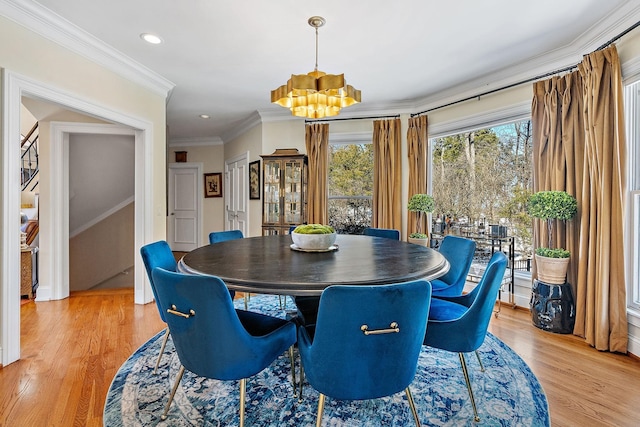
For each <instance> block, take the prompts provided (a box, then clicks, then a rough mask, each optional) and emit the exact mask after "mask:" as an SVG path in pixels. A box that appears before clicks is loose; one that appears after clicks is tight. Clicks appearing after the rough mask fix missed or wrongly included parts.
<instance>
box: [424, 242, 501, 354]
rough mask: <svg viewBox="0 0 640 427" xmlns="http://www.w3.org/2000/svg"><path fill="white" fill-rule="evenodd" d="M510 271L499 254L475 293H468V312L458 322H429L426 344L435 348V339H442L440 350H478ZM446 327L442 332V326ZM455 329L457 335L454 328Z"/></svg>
mask: <svg viewBox="0 0 640 427" xmlns="http://www.w3.org/2000/svg"><path fill="white" fill-rule="evenodd" d="M506 269H507V257H506V255H505V254H504V253H502V252H495V253H494V254H493V256H492V257H491V259H490V260H489V264H487V268H486V269H485V271H484V274H483V275H482V278H481V279H480V282H479V283H478V285H477V286H476V287H475V288H474V289H473V291H471V292H469V294H466V295H465V296H464V298H465V299H466V300H467V301H473V302H472V303H471V304H470V305H469V308H468V310H467V311H466V312H465V313H464V314H463V315H462V316H461V317H460V318H458V319H454V320H451V321H444V322H440V321H429V331H428V332H427V335H426V337H425V342H424V343H425V344H426V345H432V343H431V342H430V339H432V338H431V337H434V338H433V339H437V340H438V344H437V345H433V346H434V347H437V348H442V349H445V350H449V351H456V352H462V353H466V352H470V351H475V350H477V349H478V347H480V346H481V345H482V343H483V342H484V339H485V336H486V335H487V329H488V328H489V321H490V320H491V315H492V313H493V307H494V305H495V303H496V299H497V297H498V290H499V289H500V285H501V284H502V279H503V278H504V273H505V271H506ZM441 326H442V329H440V327H441ZM451 326H454V327H455V330H456V331H457V332H456V333H454V332H453V330H452V329H451V328H450V327H451Z"/></svg>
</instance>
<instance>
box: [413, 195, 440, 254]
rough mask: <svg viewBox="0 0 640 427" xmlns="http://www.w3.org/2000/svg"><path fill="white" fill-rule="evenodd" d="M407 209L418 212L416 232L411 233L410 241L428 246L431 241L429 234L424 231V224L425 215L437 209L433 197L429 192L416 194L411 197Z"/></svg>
mask: <svg viewBox="0 0 640 427" xmlns="http://www.w3.org/2000/svg"><path fill="white" fill-rule="evenodd" d="M407 209H408V210H409V212H415V213H416V232H415V233H411V234H410V235H409V242H410V243H415V244H418V245H422V246H427V245H428V243H429V235H428V234H427V233H423V232H422V224H423V223H424V221H423V218H424V215H425V214H428V213H431V212H433V210H434V209H435V202H434V200H433V197H432V196H430V195H428V194H414V195H413V196H411V199H409V203H408V204H407ZM425 231H426V230H425Z"/></svg>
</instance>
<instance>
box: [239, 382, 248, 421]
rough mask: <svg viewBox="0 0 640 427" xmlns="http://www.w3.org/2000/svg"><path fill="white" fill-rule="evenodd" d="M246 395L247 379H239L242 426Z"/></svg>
mask: <svg viewBox="0 0 640 427" xmlns="http://www.w3.org/2000/svg"><path fill="white" fill-rule="evenodd" d="M246 397H247V379H246V378H243V379H241V380H240V427H244V402H245V399H246Z"/></svg>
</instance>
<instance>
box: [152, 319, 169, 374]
mask: <svg viewBox="0 0 640 427" xmlns="http://www.w3.org/2000/svg"><path fill="white" fill-rule="evenodd" d="M168 340H169V327H168V326H167V329H165V331H164V338H163V339H162V347H160V354H158V360H156V367H155V368H153V373H154V374H157V373H158V366H160V358H161V357H162V354H163V353H164V348H165V347H166V346H167V341H168Z"/></svg>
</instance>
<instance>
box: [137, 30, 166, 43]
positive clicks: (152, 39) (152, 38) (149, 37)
mask: <svg viewBox="0 0 640 427" xmlns="http://www.w3.org/2000/svg"><path fill="white" fill-rule="evenodd" d="M140 38H141V39H142V40H144V41H146V42H147V43H151V44H160V43H162V39H161V38H160V37H158V36H156V35H155V34H150V33H142V34H140Z"/></svg>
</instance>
